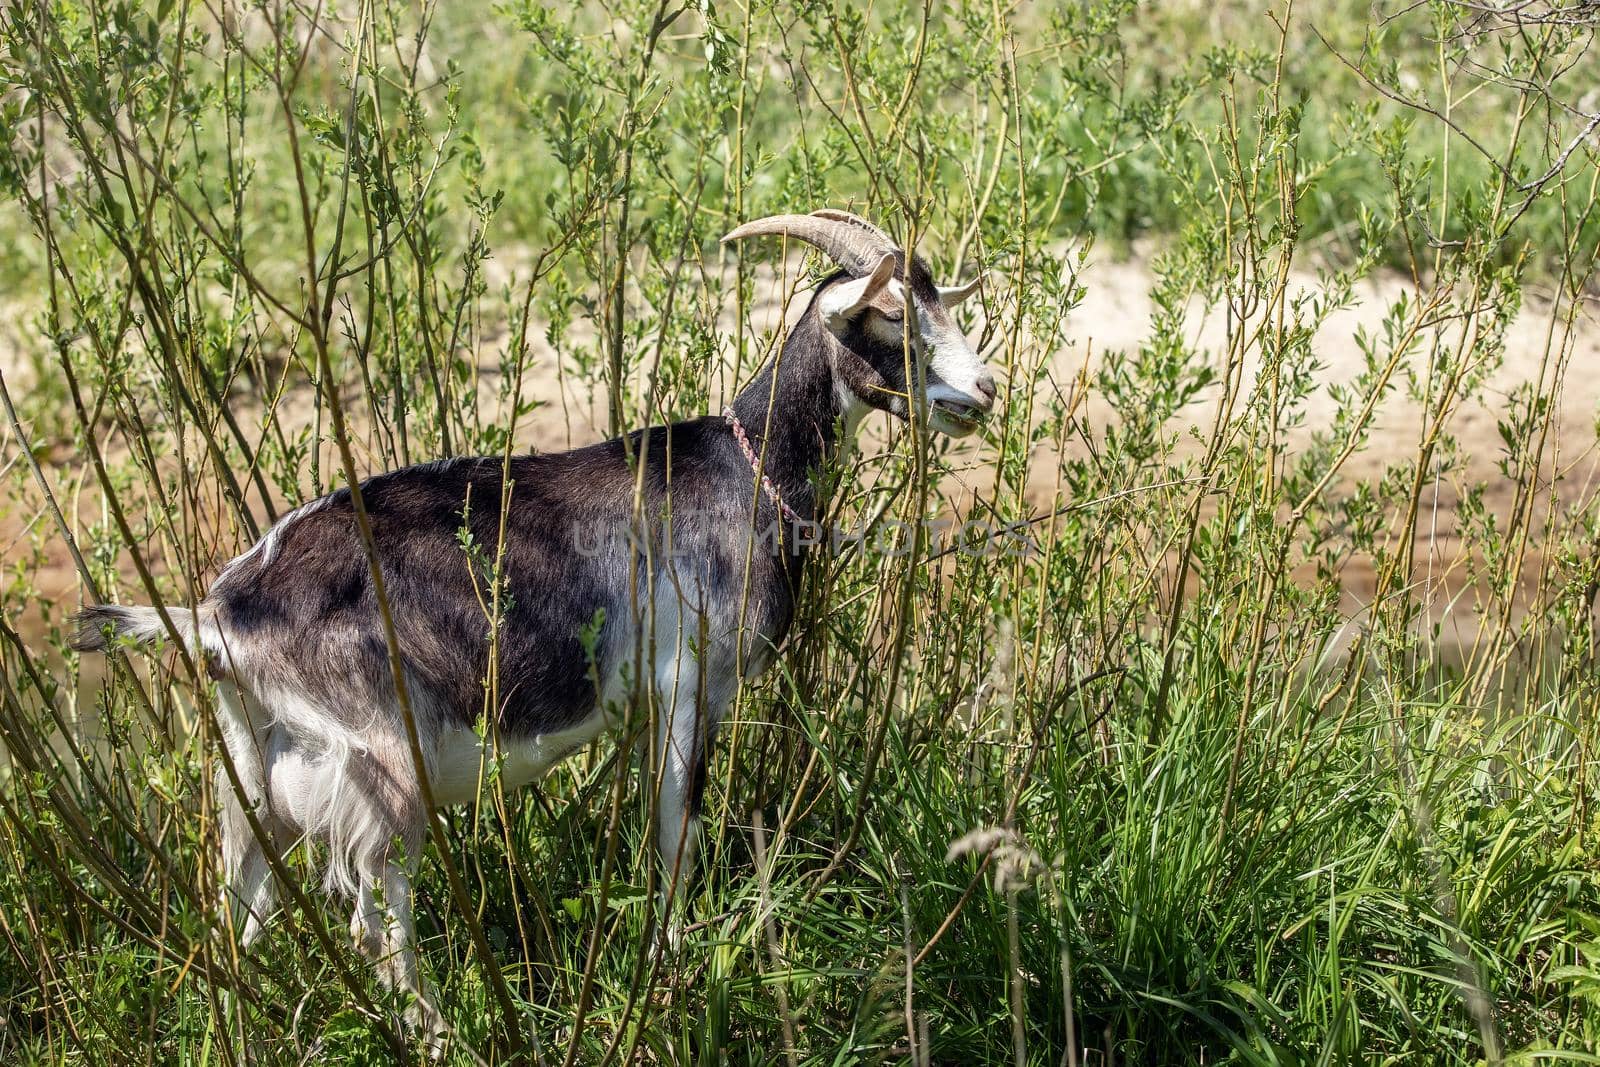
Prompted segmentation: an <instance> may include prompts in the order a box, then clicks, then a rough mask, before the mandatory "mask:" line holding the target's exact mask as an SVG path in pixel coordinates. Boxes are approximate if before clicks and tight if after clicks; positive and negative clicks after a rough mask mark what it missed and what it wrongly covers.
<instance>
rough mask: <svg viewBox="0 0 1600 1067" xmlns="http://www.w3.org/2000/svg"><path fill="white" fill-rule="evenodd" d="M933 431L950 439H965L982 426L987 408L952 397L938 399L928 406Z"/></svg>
mask: <svg viewBox="0 0 1600 1067" xmlns="http://www.w3.org/2000/svg"><path fill="white" fill-rule="evenodd" d="M928 407H929V409H930V412H931V414H932V416H933V418H932V419H931V420H929V421H930V422H931V423H932V424H933V427H934V429H936V430H940V431H941V432H943V433H947V434H949V435H950V436H952V437H965V436H966V435H967V434H969V433H972V432H973V431H974V430H976V429H977V428H978V427H979V426H981V425H982V424H983V419H984V416H985V415H987V414H988V413H989V412H988V408H986V407H980V406H979V405H978V404H975V403H970V402H968V401H965V400H957V399H955V398H953V397H940V398H939V399H938V400H935V401H934V402H933V403H932V404H930V405H928Z"/></svg>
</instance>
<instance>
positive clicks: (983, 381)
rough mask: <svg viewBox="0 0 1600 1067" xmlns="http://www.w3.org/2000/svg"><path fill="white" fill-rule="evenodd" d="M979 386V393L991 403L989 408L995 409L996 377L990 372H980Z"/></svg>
mask: <svg viewBox="0 0 1600 1067" xmlns="http://www.w3.org/2000/svg"><path fill="white" fill-rule="evenodd" d="M977 386H978V392H980V393H982V394H983V398H984V399H985V400H987V401H988V402H989V404H988V406H989V407H994V398H995V394H996V389H995V385H994V375H992V374H990V373H989V372H988V371H981V372H979V374H978V381H977Z"/></svg>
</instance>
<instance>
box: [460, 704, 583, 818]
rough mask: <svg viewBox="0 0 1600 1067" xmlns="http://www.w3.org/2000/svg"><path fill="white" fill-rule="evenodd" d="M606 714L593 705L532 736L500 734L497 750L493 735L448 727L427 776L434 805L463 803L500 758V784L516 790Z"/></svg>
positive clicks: (539, 774) (579, 741) (577, 742)
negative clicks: (577, 717) (558, 727)
mask: <svg viewBox="0 0 1600 1067" xmlns="http://www.w3.org/2000/svg"><path fill="white" fill-rule="evenodd" d="M605 725H606V716H605V715H604V714H603V713H602V712H600V711H599V710H598V709H597V710H595V711H593V712H590V713H589V715H588V717H586V718H584V719H582V720H581V721H579V722H578V723H576V724H575V725H573V726H571V727H568V728H567V729H565V730H562V731H559V732H557V733H550V734H540V735H539V736H537V737H526V738H520V737H506V736H503V735H502V736H501V737H500V739H499V741H500V743H499V746H498V750H497V749H496V745H495V739H494V738H493V736H486V737H483V738H479V737H478V735H477V734H476V733H474V732H473V731H472V730H470V729H468V728H466V727H452V728H450V729H448V730H447V731H445V732H444V733H442V734H441V735H440V737H439V747H438V749H437V753H438V755H437V759H436V761H435V763H434V767H433V777H432V780H431V781H430V782H429V784H430V785H431V786H432V787H433V801H434V804H436V805H438V806H440V807H443V806H445V805H448V804H466V803H468V802H470V801H472V800H475V799H476V798H477V796H478V789H479V786H480V785H481V784H483V783H487V782H488V781H489V780H490V777H491V775H492V774H493V773H494V765H495V760H496V759H497V758H498V759H499V760H500V784H501V786H502V787H503V788H504V789H505V790H506V791H507V792H510V791H511V790H513V789H520V788H522V787H523V786H525V785H527V784H528V783H529V782H532V781H534V780H536V779H538V778H542V777H543V776H544V774H545V772H546V771H548V770H549V769H550V768H551V767H553V766H555V765H556V764H557V763H559V762H561V761H562V760H563V759H565V758H566V757H568V756H570V755H572V753H573V752H575V751H576V750H577V749H580V748H582V747H583V746H584V745H586V744H588V743H589V742H590V741H593V740H594V738H595V736H596V735H597V734H599V733H600V731H601V730H603V729H604V728H605Z"/></svg>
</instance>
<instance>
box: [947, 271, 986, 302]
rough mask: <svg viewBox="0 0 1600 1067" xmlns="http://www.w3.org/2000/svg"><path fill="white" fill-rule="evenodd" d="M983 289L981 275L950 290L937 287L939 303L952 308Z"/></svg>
mask: <svg viewBox="0 0 1600 1067" xmlns="http://www.w3.org/2000/svg"><path fill="white" fill-rule="evenodd" d="M982 287H983V275H982V274H979V275H978V276H977V277H976V278H974V279H972V280H971V281H970V282H968V283H967V284H966V285H957V286H952V287H950V288H946V287H945V286H942V285H941V286H939V303H941V304H943V305H944V306H945V307H947V308H953V307H955V306H956V305H957V304H959V303H961V301H963V300H965V299H966V298H967V297H969V296H971V295H972V294H973V293H976V292H977V291H978V290H979V289H981V288H982Z"/></svg>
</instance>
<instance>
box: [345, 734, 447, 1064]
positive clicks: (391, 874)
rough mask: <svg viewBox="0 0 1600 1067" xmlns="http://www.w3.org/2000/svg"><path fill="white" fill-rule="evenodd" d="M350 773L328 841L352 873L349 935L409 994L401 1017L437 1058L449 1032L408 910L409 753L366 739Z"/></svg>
mask: <svg viewBox="0 0 1600 1067" xmlns="http://www.w3.org/2000/svg"><path fill="white" fill-rule="evenodd" d="M349 771H350V777H349V779H348V780H347V788H348V789H349V792H347V793H346V794H345V796H344V797H342V798H341V800H340V805H341V807H342V808H343V809H344V810H345V812H346V813H347V814H346V819H345V820H344V821H343V824H342V826H339V827H337V828H336V829H335V833H334V835H333V837H334V840H333V841H332V842H331V844H332V845H333V847H334V848H336V849H343V850H346V853H345V854H346V855H348V856H349V857H350V861H351V864H350V866H351V871H352V873H353V874H354V876H355V881H356V884H355V886H354V891H355V898H356V900H355V913H354V914H353V915H352V916H351V919H350V936H351V937H352V938H353V939H354V940H355V943H356V946H357V947H358V948H359V949H360V950H361V952H362V954H363V955H365V956H366V957H367V958H368V959H370V960H371V961H372V963H373V966H374V967H375V968H376V970H377V972H378V979H379V980H380V981H381V982H382V983H383V984H384V985H385V986H386V987H388V988H389V989H393V990H396V991H397V992H400V993H403V994H406V995H407V996H408V999H409V1001H410V1003H409V1004H407V1006H406V1012H405V1015H406V1022H407V1024H408V1025H409V1026H410V1027H411V1028H412V1029H413V1030H415V1031H419V1032H420V1033H421V1034H422V1037H423V1040H424V1041H425V1042H426V1044H427V1047H428V1051H429V1054H430V1055H432V1056H433V1057H434V1058H438V1057H439V1056H440V1055H442V1054H443V1052H444V1045H445V1038H446V1036H447V1034H448V1032H449V1031H448V1027H447V1026H446V1024H445V1021H444V1017H443V1016H442V1015H441V1014H440V1013H439V1009H438V1007H437V1006H436V1005H435V1004H434V1002H433V1000H432V998H430V997H429V996H428V993H427V991H426V990H425V989H424V988H423V985H422V974H421V970H420V968H419V966H418V960H417V948H416V922H415V920H414V918H413V916H412V911H411V878H410V873H409V870H408V864H409V866H410V869H414V868H415V864H416V860H417V857H418V856H419V855H420V852H421V848H422V840H423V831H424V827H425V825H426V824H425V822H424V820H425V818H426V816H425V815H424V814H423V807H422V800H421V797H420V796H419V795H418V792H419V791H418V790H417V789H416V787H415V785H414V784H413V783H414V781H415V774H414V773H413V772H412V770H411V756H410V752H409V751H408V750H406V749H405V748H403V747H402V746H401V745H400V744H399V743H398V742H392V743H386V742H383V741H378V740H375V739H369V748H368V751H367V752H366V753H364V754H362V755H361V756H360V757H353V758H352V760H351V763H350V765H349ZM396 839H398V841H399V848H398V850H397V848H396ZM402 854H403V855H404V857H405V860H406V862H405V863H402V862H401V860H400V858H399V857H400V856H401V855H402Z"/></svg>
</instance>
